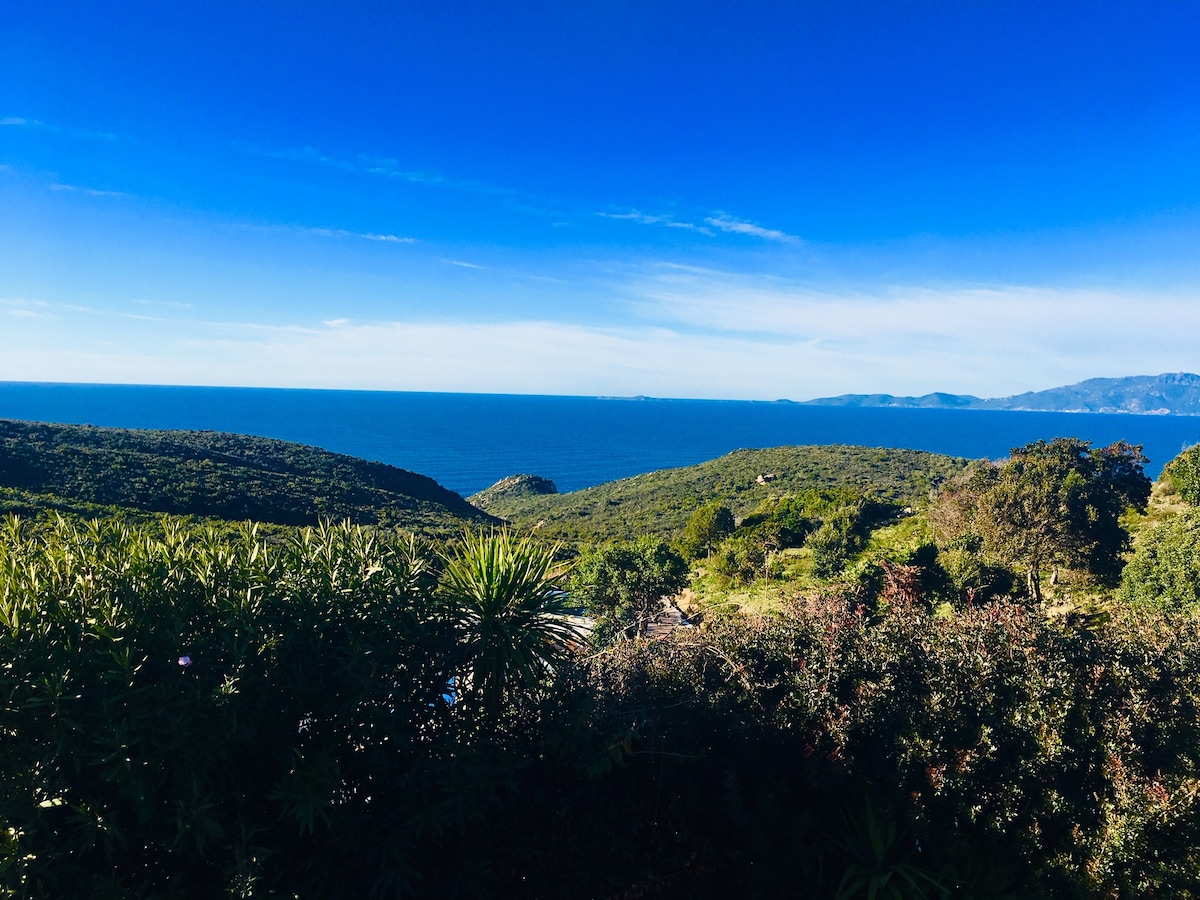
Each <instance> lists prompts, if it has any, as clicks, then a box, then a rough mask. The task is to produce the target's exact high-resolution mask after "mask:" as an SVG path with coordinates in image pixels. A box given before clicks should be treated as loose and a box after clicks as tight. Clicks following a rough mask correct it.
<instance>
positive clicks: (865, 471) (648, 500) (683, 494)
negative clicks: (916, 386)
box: [470, 445, 967, 537]
mask: <svg viewBox="0 0 1200 900" xmlns="http://www.w3.org/2000/svg"><path fill="white" fill-rule="evenodd" d="M966 464H967V461H966V460H963V459H955V458H953V457H949V456H941V455H939V454H936V453H926V452H923V451H918V450H889V449H882V448H869V447H846V446H839V445H830V446H810V447H773V448H770V449H766V450H736V451H734V452H733V453H730V454H727V455H725V456H722V457H720V458H718V459H714V460H710V461H709V462H705V463H700V464H699V465H695V466H686V467H683V468H678V469H662V470H660V471H657V472H650V473H647V474H645V475H635V476H634V477H632V478H625V479H621V480H620V481H613V482H609V483H607V484H601V485H597V486H596V487H592V488H586V489H584V490H581V491H573V492H571V493H567V494H556V493H538V492H534V491H520V490H515V491H514V490H496V489H495V486H494V487H493V488H488V489H487V490H485V491H481V492H480V493H478V494H475V495H474V496H473V497H471V498H470V499H471V501H472V502H473V503H475V504H476V505H478V506H479V507H481V508H482V509H486V510H487V511H488V512H490V513H492V514H493V515H496V516H500V517H501V518H504V519H507V520H509V521H511V522H513V523H514V524H516V525H518V526H520V527H525V528H530V527H534V526H536V525H538V523H542V524H541V528H542V530H544V531H545V532H547V533H550V534H556V535H561V536H564V537H632V536H634V535H637V534H646V533H654V534H661V535H668V534H671V533H672V532H674V531H676V530H677V529H679V528H682V527H683V524H684V523H685V522H686V521H687V518H688V516H689V515H690V513H691V512H692V510H694V509H695V508H696V507H697V506H699V505H700V504H701V503H703V502H705V501H708V500H714V499H715V500H721V501H722V502H724V503H725V504H727V505H728V506H729V508H730V509H732V510H733V512H734V514H735V515H738V516H743V515H746V514H747V513H750V512H751V511H753V510H754V509H756V508H757V507H758V506H759V504H761V503H762V501H763V500H766V499H768V498H774V497H781V496H783V495H785V494H798V493H800V492H802V491H805V490H810V489H813V488H836V487H844V488H852V489H854V490H857V491H861V492H864V493H873V494H876V495H878V496H879V497H880V499H884V500H889V501H893V502H897V503H906V504H907V503H914V502H916V501H918V500H920V499H921V498H923V497H925V496H927V495H928V493H929V490H930V489H931V488H932V487H935V486H936V485H938V484H940V483H941V482H942V481H944V480H945V479H947V478H949V477H950V476H952V475H954V474H955V473H957V472H959V471H961V470H962V469H963V468H964V467H965V466H966ZM759 476H762V480H761V482H760V480H759ZM508 480H509V479H505V482H500V483H499V484H500V485H504V484H505V483H506V482H507V481H508Z"/></svg>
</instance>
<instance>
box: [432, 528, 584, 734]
mask: <svg viewBox="0 0 1200 900" xmlns="http://www.w3.org/2000/svg"><path fill="white" fill-rule="evenodd" d="M563 585H564V573H563V572H562V571H561V569H560V567H559V566H558V564H557V563H556V560H555V548H554V547H551V546H546V545H544V544H540V543H537V542H536V541H535V540H534V539H533V538H532V537H530V536H525V537H515V536H513V535H512V534H511V533H510V532H508V531H505V530H501V531H492V532H479V533H475V534H468V535H466V536H465V538H464V539H463V541H462V542H461V543H460V544H459V545H458V546H457V548H455V549H454V550H452V551H450V552H449V553H448V554H447V556H446V559H445V571H444V573H443V575H442V580H441V585H440V589H441V593H442V596H443V598H444V599H445V600H446V602H447V604H448V607H449V610H450V613H451V615H452V616H454V618H455V619H456V620H457V623H458V625H459V627H460V628H461V629H462V631H463V635H464V637H463V643H464V649H465V651H466V652H465V655H466V669H467V671H466V672H464V675H465V677H464V678H463V679H462V680H461V681H459V682H458V683H456V689H458V690H459V691H460V692H461V694H462V699H463V701H464V702H465V703H466V704H467V706H468V707H469V708H473V709H476V710H478V711H479V712H481V713H482V714H483V716H484V717H485V719H486V720H487V721H488V722H489V723H490V724H492V725H495V724H496V723H497V722H498V721H499V718H500V716H501V714H502V712H503V710H504V708H505V706H506V704H509V703H512V702H515V701H517V700H518V699H519V698H520V697H522V696H523V695H524V696H528V695H530V694H532V693H535V692H536V691H537V690H538V688H539V687H540V686H541V685H542V684H543V682H544V681H545V679H546V677H547V676H548V675H550V674H551V673H552V672H553V671H554V668H555V666H556V664H557V663H558V662H560V661H561V660H562V659H563V658H564V657H565V656H566V654H567V653H569V652H570V648H571V647H572V646H573V645H575V644H577V643H578V642H579V641H580V639H581V634H580V631H579V628H578V626H576V625H575V624H574V623H573V622H572V621H571V619H570V618H568V617H567V615H566V613H567V595H566V592H565V591H564V590H563Z"/></svg>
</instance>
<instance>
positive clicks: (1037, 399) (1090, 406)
mask: <svg viewBox="0 0 1200 900" xmlns="http://www.w3.org/2000/svg"><path fill="white" fill-rule="evenodd" d="M803 402H804V404H805V405H807V406H859V407H898V408H904V409H916V408H928V409H1006V410H1029V411H1034V412H1086V413H1135V414H1139V415H1172V416H1197V415H1200V375H1193V374H1191V373H1190V372H1173V373H1167V374H1163V375H1130V376H1128V377H1125V378H1089V379H1087V380H1086V381H1081V382H1079V383H1078V384H1070V385H1066V386H1065V387H1056V388H1050V389H1049V390H1045V391H1027V392H1026V393H1024V394H1015V395H1014V396H1012V397H992V398H988V399H983V398H980V397H974V396H972V395H970V394H947V393H941V392H937V393H932V394H923V395H922V396H920V397H895V396H893V395H891V394H842V395H840V396H837V397H820V398H818V399H816V400H805V401H803Z"/></svg>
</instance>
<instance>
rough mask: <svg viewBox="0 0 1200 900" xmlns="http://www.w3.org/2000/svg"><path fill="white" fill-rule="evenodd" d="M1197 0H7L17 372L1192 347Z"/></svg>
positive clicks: (536, 388)
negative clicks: (1134, 0)
mask: <svg viewBox="0 0 1200 900" xmlns="http://www.w3.org/2000/svg"><path fill="white" fill-rule="evenodd" d="M1196 46H1200V6H1197V5H1196V4H1194V3H1171V2H1164V3H1157V4H1153V5H1150V4H1129V3H1123V4H1115V3H1096V2H1092V3H1053V4H1047V3H1022V2H999V0H997V2H969V0H960V2H943V3H932V2H920V0H896V2H890V3H882V2H877V3H855V2H838V3H827V2H826V3H752V4H729V3H725V4H706V3H697V2H692V3H682V2H678V3H676V2H652V0H649V2H648V0H643V2H623V0H604V2H586V0H581V2H574V3H538V2H520V3H517V2H511V3H496V2H492V3H482V2H480V3H465V2H454V0H441V2H428V3H356V4H332V3H325V4H317V3H282V2H280V3H270V4H268V3H236V4H234V3H229V4H219V3H203V4H201V3H186V2H179V3H153V4H151V3H145V4H124V3H114V4H103V5H100V4H91V3H78V4H70V3H54V2H47V3H36V4H35V3H9V4H5V10H4V25H3V27H2V28H0V380H45V381H93V382H134V383H143V382H144V383H185V384H239V385H260V386H298V387H347V388H380V389H395V390H463V391H489V392H490V391H499V392H513V393H562V394H586V395H596V394H601V395H604V394H619V395H630V394H649V395H656V396H677V397H728V398H761V399H773V398H776V397H791V398H794V399H804V398H808V397H813V396H820V395H827V394H835V393H843V392H851V391H872V392H873V391H888V392H892V393H913V392H916V393H920V392H925V391H930V390H948V391H956V392H970V393H976V394H981V395H985V396H996V395H1004V394H1010V393H1015V392H1019V391H1023V390H1030V389H1038V388H1043V387H1050V386H1053V385H1056V384H1062V383H1068V382H1072V381H1077V380H1080V379H1082V378H1087V377H1091V376H1097V375H1122V374H1135V373H1136V374H1149V373H1157V372H1163V371H1180V370H1187V371H1197V370H1200V340H1197V338H1196V335H1198V334H1200V290H1198V288H1200V253H1198V249H1200V240H1198V239H1200V164H1198V161H1200V66H1197V64H1196V50H1195V48H1196Z"/></svg>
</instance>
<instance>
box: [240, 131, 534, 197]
mask: <svg viewBox="0 0 1200 900" xmlns="http://www.w3.org/2000/svg"><path fill="white" fill-rule="evenodd" d="M233 147H234V149H236V150H238V151H239V152H241V153H244V154H246V155H247V156H257V157H261V158H264V159H282V160H290V161H294V162H307V163H312V164H315V165H321V166H326V167H329V168H333V169H340V170H342V171H343V172H351V173H354V174H358V175H371V176H375V177H378V178H387V179H390V180H394V181H403V182H407V183H409V184H417V185H424V186H428V187H439V188H446V189H448V190H454V191H464V192H468V193H476V194H496V195H503V196H514V197H515V196H517V195H518V194H519V193H520V192H518V191H515V190H513V189H511V188H505V187H499V186H497V185H493V184H488V183H486V182H483V181H475V180H472V179H468V178H454V177H451V176H448V175H444V174H442V173H441V172H438V171H434V170H428V169H417V168H412V167H410V166H405V165H403V164H402V163H401V162H400V161H399V160H397V159H391V158H382V157H372V156H365V155H362V156H357V157H352V158H348V157H342V156H334V155H331V154H328V153H325V152H323V151H321V150H318V149H316V148H315V147H299V148H290V149H283V150H276V149H270V148H265V147H260V146H258V145H257V144H250V143H245V142H235V143H234V144H233Z"/></svg>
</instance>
